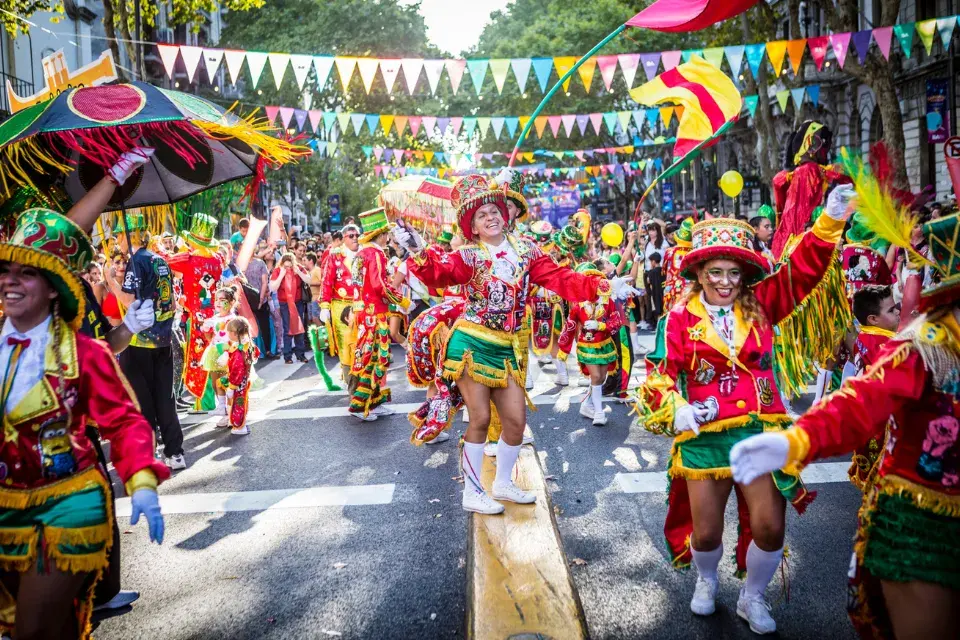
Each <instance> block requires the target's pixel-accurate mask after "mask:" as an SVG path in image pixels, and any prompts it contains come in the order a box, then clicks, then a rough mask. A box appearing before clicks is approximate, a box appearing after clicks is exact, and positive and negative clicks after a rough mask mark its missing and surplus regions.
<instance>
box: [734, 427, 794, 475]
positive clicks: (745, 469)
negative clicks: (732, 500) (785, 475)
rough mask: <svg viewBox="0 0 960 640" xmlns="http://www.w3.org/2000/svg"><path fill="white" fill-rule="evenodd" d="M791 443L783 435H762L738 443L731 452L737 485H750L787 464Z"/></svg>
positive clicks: (774, 433)
mask: <svg viewBox="0 0 960 640" xmlns="http://www.w3.org/2000/svg"><path fill="white" fill-rule="evenodd" d="M789 452H790V441H789V440H787V436H785V435H784V434H783V433H776V432H773V433H761V434H758V435H755V436H751V437H749V438H747V439H746V440H744V441H742V442H738V443H737V444H735V445H734V446H733V449H731V450H730V469H731V470H732V471H733V481H734V482H736V483H737V484H750V483H751V482H753V481H754V480H756V479H757V478H759V477H760V476H762V475H766V474H768V473H771V472H773V471H776V470H777V469H782V468H783V467H784V466H785V465H786V464H787V454H788V453H789Z"/></svg>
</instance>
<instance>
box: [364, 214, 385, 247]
mask: <svg viewBox="0 0 960 640" xmlns="http://www.w3.org/2000/svg"><path fill="white" fill-rule="evenodd" d="M360 226H361V227H362V228H363V233H362V234H361V235H360V242H362V243H366V242H373V240H374V239H375V238H376V237H377V236H378V235H380V234H381V233H386V232H387V231H389V230H390V220H389V219H388V218H387V211H386V209H384V208H383V207H377V208H376V209H370V210H369V211H364V212H363V213H361V214H360Z"/></svg>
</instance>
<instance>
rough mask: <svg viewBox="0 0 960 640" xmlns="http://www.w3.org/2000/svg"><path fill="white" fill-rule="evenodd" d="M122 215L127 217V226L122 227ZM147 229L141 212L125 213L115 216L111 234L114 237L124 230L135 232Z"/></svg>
mask: <svg viewBox="0 0 960 640" xmlns="http://www.w3.org/2000/svg"><path fill="white" fill-rule="evenodd" d="M123 215H125V216H126V218H127V226H126V229H124V226H123V217H122V216H123ZM146 229H147V220H146V219H145V218H144V217H143V214H142V213H127V214H121V215H119V216H117V221H116V223H115V224H114V225H113V235H114V237H116V236H119V235H122V234H123V233H124V232H125V231H129V232H130V233H137V232H139V231H146Z"/></svg>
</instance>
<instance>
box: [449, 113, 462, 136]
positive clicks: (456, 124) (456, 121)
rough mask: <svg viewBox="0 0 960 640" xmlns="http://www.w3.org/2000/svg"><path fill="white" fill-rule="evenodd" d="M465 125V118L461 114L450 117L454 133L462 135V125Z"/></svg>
mask: <svg viewBox="0 0 960 640" xmlns="http://www.w3.org/2000/svg"><path fill="white" fill-rule="evenodd" d="M461 126H463V118H462V117H461V116H454V117H453V118H450V128H451V129H453V135H454V136H458V135H460V127H461Z"/></svg>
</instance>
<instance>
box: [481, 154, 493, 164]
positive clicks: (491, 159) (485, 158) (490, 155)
mask: <svg viewBox="0 0 960 640" xmlns="http://www.w3.org/2000/svg"><path fill="white" fill-rule="evenodd" d="M483 159H484V160H486V161H487V162H492V161H493V154H492V153H485V154H483Z"/></svg>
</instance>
